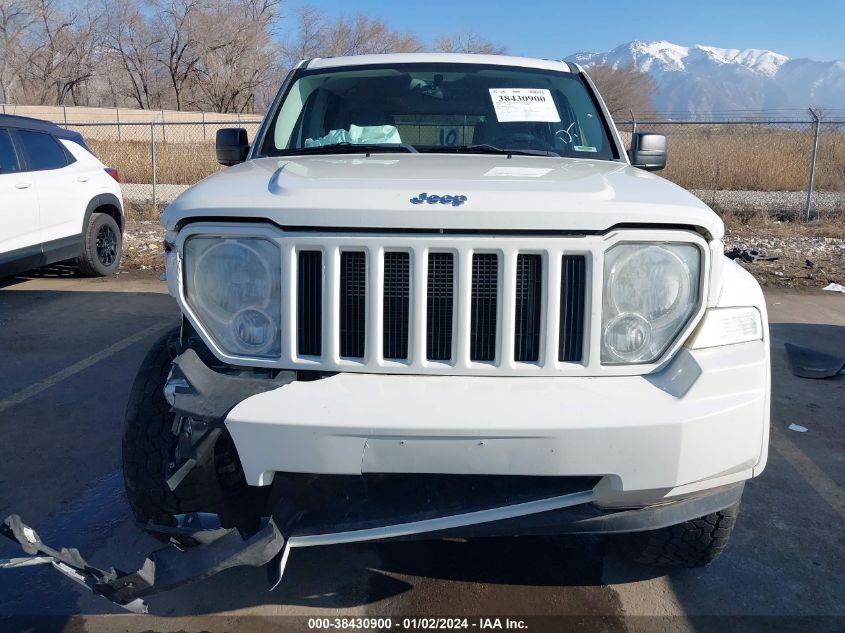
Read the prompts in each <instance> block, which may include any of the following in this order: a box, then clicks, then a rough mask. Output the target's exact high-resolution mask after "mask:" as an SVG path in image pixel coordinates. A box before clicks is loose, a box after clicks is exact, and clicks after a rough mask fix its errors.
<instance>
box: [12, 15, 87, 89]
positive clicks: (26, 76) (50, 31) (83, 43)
mask: <svg viewBox="0 0 845 633" xmlns="http://www.w3.org/2000/svg"><path fill="white" fill-rule="evenodd" d="M32 17H33V21H32V24H31V26H30V27H29V28H28V29H27V30H26V31H25V32H24V34H23V36H22V37H21V41H20V42H19V46H20V48H19V53H18V58H19V64H18V68H17V73H16V74H17V80H18V82H19V90H20V96H19V98H23V100H25V101H29V102H31V103H38V104H57V105H58V104H63V103H68V102H69V103H71V104H80V103H84V102H86V101H87V98H86V95H85V88H86V84H87V82H88V81H90V80H91V78H92V77H93V76H94V73H95V69H96V50H97V45H98V39H97V37H98V24H99V21H100V19H101V14H99V13H95V12H93V11H92V9H91V8H90V7H85V8H79V7H74V6H70V7H68V8H67V9H65V8H63V7H62V6H60V4H59V2H57V1H56V0H36V1H35V2H33V3H32Z"/></svg>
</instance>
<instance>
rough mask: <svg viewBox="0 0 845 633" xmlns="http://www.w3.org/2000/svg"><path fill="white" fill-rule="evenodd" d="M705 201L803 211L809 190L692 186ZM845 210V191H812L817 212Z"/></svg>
mask: <svg viewBox="0 0 845 633" xmlns="http://www.w3.org/2000/svg"><path fill="white" fill-rule="evenodd" d="M690 193H692V194H694V195H695V196H696V197H697V198H699V199H700V200H701V201H702V202H704V204H706V205H708V206H709V207H711V208H713V209H715V210H717V211H720V210H724V209H742V210H745V211H763V212H769V213H774V212H790V213H797V214H799V215H803V213H804V209H805V208H806V204H807V192H806V191H731V190H723V191H713V190H708V189H693V190H691V191H690ZM843 211H845V192H835V191H816V192H815V193H813V212H814V213H842V212H843Z"/></svg>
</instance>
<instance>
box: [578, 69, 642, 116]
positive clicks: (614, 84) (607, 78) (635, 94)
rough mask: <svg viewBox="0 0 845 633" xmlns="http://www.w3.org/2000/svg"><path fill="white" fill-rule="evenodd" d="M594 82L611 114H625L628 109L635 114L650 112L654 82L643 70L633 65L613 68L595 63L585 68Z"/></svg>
mask: <svg viewBox="0 0 845 633" xmlns="http://www.w3.org/2000/svg"><path fill="white" fill-rule="evenodd" d="M587 73H588V74H589V75H590V77H591V78H592V80H593V82H595V84H596V87H597V88H598V90H599V93H600V94H601V96H602V98H603V99H604V102H605V104H606V105H607V109H608V110H609V111H610V114H611V116H613V117H616V116H617V115H627V114H628V112H629V110H633V111H634V112H635V113H637V114H646V113H649V112H651V110H652V105H651V96H652V92H653V91H654V82H653V81H652V79H651V77H650V76H649V75H648V74H647V73H644V72H640V71H639V70H637V69H636V68H634V67H633V66H623V67H620V68H614V67H613V66H608V65H596V66H591V67H590V68H588V69H587Z"/></svg>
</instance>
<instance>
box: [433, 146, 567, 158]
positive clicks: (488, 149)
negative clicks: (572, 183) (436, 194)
mask: <svg viewBox="0 0 845 633" xmlns="http://www.w3.org/2000/svg"><path fill="white" fill-rule="evenodd" d="M423 151H432V152H455V153H457V154H507V155H509V156H511V155H517V156H557V157H560V154H558V153H557V152H553V151H551V150H545V149H506V148H503V147H496V146H495V145H489V144H487V143H477V144H475V145H457V146H455V147H449V146H437V147H432V148H431V149H429V148H426V149H425V150H423Z"/></svg>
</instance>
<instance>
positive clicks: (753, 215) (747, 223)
mask: <svg viewBox="0 0 845 633" xmlns="http://www.w3.org/2000/svg"><path fill="white" fill-rule="evenodd" d="M719 215H720V216H721V218H722V220H723V221H724V223H725V229H726V231H728V232H731V231H737V232H742V231H745V230H749V231H754V232H764V233H765V234H767V235H771V236H777V237H791V236H802V237H828V238H833V239H845V221H843V218H842V216H839V215H829V216H822V217H821V218H819V219H816V220H813V221H811V222H801V221H800V220H793V219H784V217H783V215H782V214H773V213H761V212H759V211H756V212H746V213H744V212H741V211H740V212H736V211H726V212H720V213H719Z"/></svg>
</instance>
